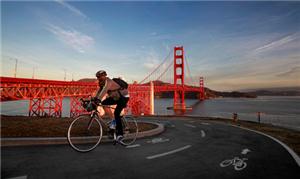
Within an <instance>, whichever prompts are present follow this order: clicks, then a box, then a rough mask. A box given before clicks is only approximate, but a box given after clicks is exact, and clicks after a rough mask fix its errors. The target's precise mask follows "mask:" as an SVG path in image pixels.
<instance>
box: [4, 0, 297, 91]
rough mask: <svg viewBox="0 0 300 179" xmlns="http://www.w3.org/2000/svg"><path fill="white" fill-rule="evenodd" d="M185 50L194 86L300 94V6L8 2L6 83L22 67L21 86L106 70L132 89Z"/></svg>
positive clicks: (169, 73) (252, 3)
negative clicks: (24, 81)
mask: <svg viewBox="0 0 300 179" xmlns="http://www.w3.org/2000/svg"><path fill="white" fill-rule="evenodd" d="M175 46H183V47H184V51H185V63H186V64H187V65H188V66H187V65H186V66H187V67H189V69H188V70H189V73H187V69H185V71H186V72H185V73H186V74H188V76H189V78H191V79H193V80H190V82H193V83H194V84H197V81H199V80H198V79H199V77H200V76H202V77H204V85H205V86H206V87H209V88H211V89H214V90H223V91H233V90H244V89H257V88H271V87H290V86H300V2H257V1H252V2H226V1H224V2H201V1H200V2H178V1H167V2H136V1H133V2H109V1H107V2H101V1H89V2H84V1H82V2H81V1H34V2H28V1H17V2H9V1H4V2H3V1H1V71H0V72H1V73H0V74H1V76H8V77H13V76H14V70H15V64H16V61H17V74H16V76H17V77H20V78H32V77H34V78H36V79H50V80H64V77H65V75H66V80H72V79H74V80H79V79H81V78H94V75H95V73H96V72H97V71H98V70H106V71H107V73H108V75H109V76H110V77H119V76H121V77H123V78H125V79H126V80H127V81H128V82H129V83H131V82H133V81H141V80H142V79H144V78H145V77H146V76H147V75H148V74H149V73H151V72H152V71H153V70H154V69H155V68H156V67H157V66H158V65H159V64H160V63H161V62H163V61H164V59H169V60H168V61H172V58H173V57H172V55H173V48H174V47H175ZM16 59H17V60H16ZM167 64H169V62H168V63H167ZM167 64H164V65H162V70H161V71H164V70H165V69H166V68H167V66H168V65H167ZM158 73H162V72H158ZM157 76H159V74H158V75H157ZM153 78H154V77H153ZM172 78H173V76H172V72H168V73H166V74H165V77H164V78H162V80H163V79H164V80H167V81H168V80H169V81H172ZM186 78H188V77H186ZM186 82H189V81H188V80H186Z"/></svg>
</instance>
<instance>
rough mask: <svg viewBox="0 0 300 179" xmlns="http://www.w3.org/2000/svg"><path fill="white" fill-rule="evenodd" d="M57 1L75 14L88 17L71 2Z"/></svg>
mask: <svg viewBox="0 0 300 179" xmlns="http://www.w3.org/2000/svg"><path fill="white" fill-rule="evenodd" d="M56 2H58V3H59V4H60V5H62V6H63V7H65V8H67V9H69V10H70V11H71V12H73V13H74V14H76V15H78V16H80V17H83V18H87V16H86V15H85V14H84V13H82V12H81V11H80V10H79V9H77V8H75V7H74V6H71V5H70V4H69V3H67V2H64V1H63V0H56Z"/></svg>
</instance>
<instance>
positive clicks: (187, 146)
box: [146, 145, 191, 160]
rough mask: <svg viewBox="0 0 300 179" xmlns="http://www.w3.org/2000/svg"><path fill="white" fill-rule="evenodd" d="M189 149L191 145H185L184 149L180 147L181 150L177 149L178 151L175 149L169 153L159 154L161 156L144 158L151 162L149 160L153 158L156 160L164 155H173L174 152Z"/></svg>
mask: <svg viewBox="0 0 300 179" xmlns="http://www.w3.org/2000/svg"><path fill="white" fill-rule="evenodd" d="M190 147H191V145H186V146H184V147H181V148H178V149H175V150H171V151H169V152H165V153H161V154H156V155H152V156H148V157H146V158H147V159H149V160H151V159H155V158H158V157H163V156H166V155H170V154H174V153H176V152H180V151H182V150H185V149H188V148H190Z"/></svg>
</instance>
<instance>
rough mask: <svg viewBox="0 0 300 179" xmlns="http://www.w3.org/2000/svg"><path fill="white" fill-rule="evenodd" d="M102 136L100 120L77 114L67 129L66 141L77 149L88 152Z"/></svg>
mask: <svg viewBox="0 0 300 179" xmlns="http://www.w3.org/2000/svg"><path fill="white" fill-rule="evenodd" d="M101 137H102V126H101V124H100V122H99V121H98V120H97V119H96V118H93V119H91V118H90V116H79V117H78V118H76V119H75V120H74V121H73V122H72V123H71V125H70V127H69V130H68V141H69V143H70V145H71V146H72V147H73V148H74V149H75V150H77V151H80V152H88V151H91V150H93V149H94V148H95V147H96V146H97V145H98V144H99V142H100V140H101Z"/></svg>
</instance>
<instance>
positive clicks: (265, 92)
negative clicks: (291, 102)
mask: <svg viewBox="0 0 300 179" xmlns="http://www.w3.org/2000/svg"><path fill="white" fill-rule="evenodd" d="M244 91H247V92H248V93H250V94H254V95H257V96H300V87H280V88H263V89H251V90H244Z"/></svg>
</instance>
